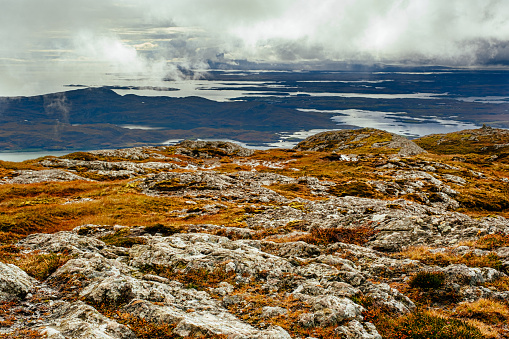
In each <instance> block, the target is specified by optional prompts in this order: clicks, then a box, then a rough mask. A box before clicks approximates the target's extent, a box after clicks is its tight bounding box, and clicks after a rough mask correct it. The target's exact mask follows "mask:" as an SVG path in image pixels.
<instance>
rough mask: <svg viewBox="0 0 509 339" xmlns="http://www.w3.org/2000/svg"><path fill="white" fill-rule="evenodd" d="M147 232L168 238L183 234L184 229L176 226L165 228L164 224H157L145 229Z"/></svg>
mask: <svg viewBox="0 0 509 339" xmlns="http://www.w3.org/2000/svg"><path fill="white" fill-rule="evenodd" d="M145 232H147V233H148V234H151V235H154V234H157V233H160V234H162V235H163V236H164V237H167V236H170V235H173V234H176V233H181V232H182V229H181V228H179V227H176V226H165V225H163V224H155V225H152V226H147V227H145Z"/></svg>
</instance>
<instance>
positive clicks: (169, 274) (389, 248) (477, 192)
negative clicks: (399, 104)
mask: <svg viewBox="0 0 509 339" xmlns="http://www.w3.org/2000/svg"><path fill="white" fill-rule="evenodd" d="M483 130H484V129H483ZM483 130H477V131H463V132H460V133H457V134H451V135H443V136H441V137H440V138H441V139H443V140H453V139H454V138H456V135H467V134H471V135H473V133H487V132H486V131H484V132H483ZM498 132H500V133H499V134H500V135H498V134H497V133H498ZM489 133H491V134H490V135H491V137H490V138H491V139H490V140H491V141H490V142H491V143H492V144H488V143H489V142H488V141H487V140H484V139H482V138H481V137H480V136H477V134H476V136H477V139H478V140H479V143H482V144H483V146H482V147H487V148H486V149H485V150H486V151H487V152H486V153H483V151H481V150H478V151H476V152H471V151H469V152H468V154H465V152H460V151H457V150H456V148H453V149H454V151H448V150H447V149H446V148H445V146H442V145H444V144H446V143H445V142H443V143H440V145H439V146H440V147H437V148H434V147H433V143H432V142H428V141H427V140H435V139H434V138H435V136H433V137H432V138H431V139H426V138H421V139H419V140H416V142H415V143H414V142H412V141H409V140H407V139H404V138H401V137H398V136H396V135H394V134H390V133H387V132H384V131H380V130H374V129H361V130H345V131H335V132H325V133H322V134H318V135H315V136H312V137H310V138H308V139H306V140H304V141H303V142H301V143H300V144H299V145H298V146H296V148H295V149H273V150H264V151H260V150H256V151H253V150H248V149H244V148H242V147H240V146H238V145H236V144H232V143H227V142H203V141H201V142H196V141H185V142H182V143H180V144H178V145H175V146H164V147H162V146H161V147H137V148H128V149H120V150H104V151H93V152H77V153H72V154H69V155H67V156H64V157H59V158H57V157H45V158H41V159H37V160H31V161H25V162H23V163H8V162H0V178H1V179H0V197H1V200H0V268H1V270H0V301H1V302H0V338H42V337H43V335H45V336H46V337H47V338H58V339H61V338H122V339H124V338H125V339H127V338H129V339H132V338H147V339H148V338H153V339H158V338H260V339H261V338H274V339H276V338H348V339H358V338H363V339H375V338H382V337H383V338H401V339H403V338H508V337H509V327H508V325H507V324H508V323H509V302H508V301H509V277H508V276H507V274H509V220H508V219H507V218H508V217H509V163H507V161H506V159H507V158H505V157H503V156H497V157H494V156H493V155H494V153H493V152H491V151H490V150H492V149H494V147H495V146H494V145H495V144H498V143H499V142H502V141H503V138H504V135H505V134H504V133H505V132H504V131H503V130H500V131H499V130H490V132H489ZM501 140H502V141H501ZM472 141H473V140H472ZM475 142H477V141H475ZM474 146H475V147H478V145H477V144H476V145H474ZM474 146H472V147H474ZM421 147H422V148H421ZM451 147H454V145H452V144H451ZM468 147H470V146H468ZM496 154H498V153H496Z"/></svg>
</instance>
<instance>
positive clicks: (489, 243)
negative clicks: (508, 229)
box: [475, 234, 509, 250]
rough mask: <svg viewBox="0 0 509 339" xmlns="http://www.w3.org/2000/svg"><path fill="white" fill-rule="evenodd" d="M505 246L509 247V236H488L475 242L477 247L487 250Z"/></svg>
mask: <svg viewBox="0 0 509 339" xmlns="http://www.w3.org/2000/svg"><path fill="white" fill-rule="evenodd" d="M504 246H509V234H487V235H485V236H482V237H481V238H479V239H478V240H477V241H476V242H475V247H477V248H481V249H487V250H492V249H494V248H498V247H504Z"/></svg>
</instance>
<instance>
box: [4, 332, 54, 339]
mask: <svg viewBox="0 0 509 339" xmlns="http://www.w3.org/2000/svg"><path fill="white" fill-rule="evenodd" d="M42 338H46V335H43V334H41V333H40V332H38V331H36V330H15V331H13V332H10V333H0V339H42Z"/></svg>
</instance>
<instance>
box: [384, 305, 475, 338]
mask: <svg viewBox="0 0 509 339" xmlns="http://www.w3.org/2000/svg"><path fill="white" fill-rule="evenodd" d="M391 332H392V333H391V334H390V335H386V336H384V338H395V339H396V338H398V339H399V338H401V339H403V338H405V339H423V338H426V339H482V338H484V336H483V334H482V333H481V331H480V330H479V329H478V328H476V327H474V326H472V325H470V324H468V323H466V322H464V321H462V320H458V319H452V318H446V317H441V316H438V315H434V314H431V313H428V312H416V313H413V314H411V315H408V316H405V317H403V318H402V319H399V321H398V323H397V324H396V326H395V327H394V329H393V331H391Z"/></svg>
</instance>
